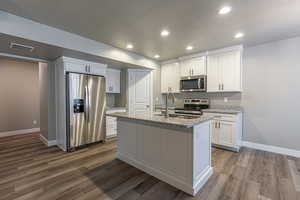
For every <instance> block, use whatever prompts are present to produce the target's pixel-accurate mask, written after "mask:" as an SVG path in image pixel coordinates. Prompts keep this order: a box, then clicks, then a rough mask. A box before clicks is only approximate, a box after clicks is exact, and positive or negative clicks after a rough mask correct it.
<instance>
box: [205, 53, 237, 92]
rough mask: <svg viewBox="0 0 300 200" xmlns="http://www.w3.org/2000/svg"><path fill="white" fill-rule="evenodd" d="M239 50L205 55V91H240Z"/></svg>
mask: <svg viewBox="0 0 300 200" xmlns="http://www.w3.org/2000/svg"><path fill="white" fill-rule="evenodd" d="M241 74H242V65H241V50H234V51H229V52H221V53H215V54H212V55H209V56H208V57H207V92H241V91H242V78H241V76H242V75H241Z"/></svg>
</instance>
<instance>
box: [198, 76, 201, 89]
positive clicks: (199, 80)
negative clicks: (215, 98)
mask: <svg viewBox="0 0 300 200" xmlns="http://www.w3.org/2000/svg"><path fill="white" fill-rule="evenodd" d="M200 87H201V79H200V78H199V79H198V88H199V89H200Z"/></svg>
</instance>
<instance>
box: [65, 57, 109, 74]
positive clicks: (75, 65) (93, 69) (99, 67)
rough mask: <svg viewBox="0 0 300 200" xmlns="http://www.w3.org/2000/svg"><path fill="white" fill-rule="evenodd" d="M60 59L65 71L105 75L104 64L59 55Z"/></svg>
mask: <svg viewBox="0 0 300 200" xmlns="http://www.w3.org/2000/svg"><path fill="white" fill-rule="evenodd" d="M60 59H61V61H62V62H63V65H62V66H64V70H65V71H66V72H76V73H83V74H92V75H100V76H105V74H106V67H107V65H106V64H101V63H94V62H89V61H85V60H79V59H75V58H68V57H61V58H60Z"/></svg>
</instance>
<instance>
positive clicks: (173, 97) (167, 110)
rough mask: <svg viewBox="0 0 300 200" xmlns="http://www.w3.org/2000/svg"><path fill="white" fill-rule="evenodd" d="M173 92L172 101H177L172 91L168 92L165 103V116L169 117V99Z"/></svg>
mask: <svg viewBox="0 0 300 200" xmlns="http://www.w3.org/2000/svg"><path fill="white" fill-rule="evenodd" d="M170 94H172V103H173V104H174V103H175V95H174V93H172V92H167V95H166V103H165V106H166V107H165V118H168V117H169V106H168V99H169V95H170Z"/></svg>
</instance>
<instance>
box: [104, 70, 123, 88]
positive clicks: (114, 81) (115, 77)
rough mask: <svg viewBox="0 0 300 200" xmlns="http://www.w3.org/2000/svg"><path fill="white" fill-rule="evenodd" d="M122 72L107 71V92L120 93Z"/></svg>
mask: <svg viewBox="0 0 300 200" xmlns="http://www.w3.org/2000/svg"><path fill="white" fill-rule="evenodd" d="M120 75H121V72H120V70H116V69H107V71H106V92H107V93H120Z"/></svg>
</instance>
